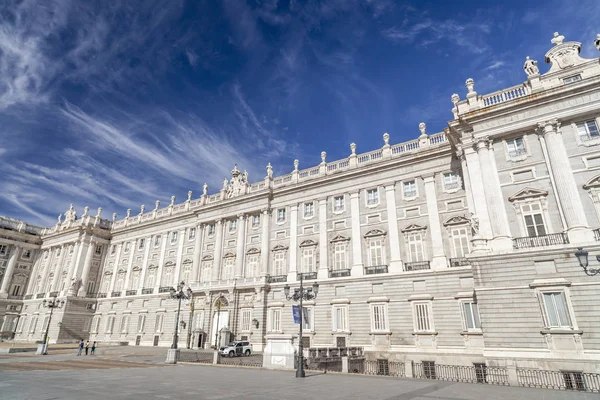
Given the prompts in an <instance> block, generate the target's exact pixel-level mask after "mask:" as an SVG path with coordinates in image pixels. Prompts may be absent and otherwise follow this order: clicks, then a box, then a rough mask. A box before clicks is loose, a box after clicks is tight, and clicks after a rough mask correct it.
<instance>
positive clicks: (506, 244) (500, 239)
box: [476, 138, 513, 251]
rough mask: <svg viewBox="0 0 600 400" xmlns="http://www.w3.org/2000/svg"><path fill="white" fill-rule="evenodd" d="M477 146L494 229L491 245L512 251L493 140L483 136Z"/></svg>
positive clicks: (494, 248) (491, 224)
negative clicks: (494, 159)
mask: <svg viewBox="0 0 600 400" xmlns="http://www.w3.org/2000/svg"><path fill="white" fill-rule="evenodd" d="M476 146H477V154H478V156H479V164H480V165H481V176H482V181H483V189H484V192H485V198H486V201H487V208H488V213H489V217H490V226H491V229H492V243H491V244H490V245H491V246H490V247H491V248H492V250H494V251H511V250H512V248H513V246H512V239H511V234H510V227H509V224H508V215H507V214H506V205H505V202H504V196H503V195H502V188H501V187H500V180H499V179H498V171H497V170H496V169H495V168H494V163H493V162H492V159H491V158H492V157H493V156H494V154H493V152H491V151H490V146H491V141H490V140H489V139H488V138H481V139H479V140H478V141H477V144H476Z"/></svg>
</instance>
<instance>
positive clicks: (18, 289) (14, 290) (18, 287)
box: [11, 284, 22, 296]
mask: <svg viewBox="0 0 600 400" xmlns="http://www.w3.org/2000/svg"><path fill="white" fill-rule="evenodd" d="M21 289H22V286H21V285H19V284H14V285H13V288H12V292H11V293H12V295H13V296H19V295H20V294H21Z"/></svg>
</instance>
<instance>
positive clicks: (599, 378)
mask: <svg viewBox="0 0 600 400" xmlns="http://www.w3.org/2000/svg"><path fill="white" fill-rule="evenodd" d="M517 379H518V381H519V385H521V386H525V387H537V388H544V389H557V390H574V391H580V392H595V393H598V392H600V374H597V373H589V372H581V371H547V370H539V369H530V368H517Z"/></svg>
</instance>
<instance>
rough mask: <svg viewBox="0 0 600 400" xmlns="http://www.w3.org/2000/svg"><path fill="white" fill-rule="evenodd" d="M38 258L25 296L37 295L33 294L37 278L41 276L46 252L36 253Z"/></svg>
mask: <svg viewBox="0 0 600 400" xmlns="http://www.w3.org/2000/svg"><path fill="white" fill-rule="evenodd" d="M36 256H37V258H36V259H35V263H34V264H33V269H32V270H31V275H30V276H29V282H28V283H27V291H26V292H25V294H35V293H33V288H34V285H35V283H36V282H37V277H38V275H39V274H40V266H41V265H42V262H43V260H44V252H42V251H36Z"/></svg>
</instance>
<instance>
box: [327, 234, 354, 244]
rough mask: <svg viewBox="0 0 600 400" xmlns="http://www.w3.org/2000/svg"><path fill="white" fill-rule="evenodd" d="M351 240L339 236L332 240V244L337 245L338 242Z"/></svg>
mask: <svg viewBox="0 0 600 400" xmlns="http://www.w3.org/2000/svg"><path fill="white" fill-rule="evenodd" d="M349 240H350V238H349V237H346V236H342V235H337V236H336V237H334V238H333V239H331V240H330V242H331V243H336V242H348V241H349Z"/></svg>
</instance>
